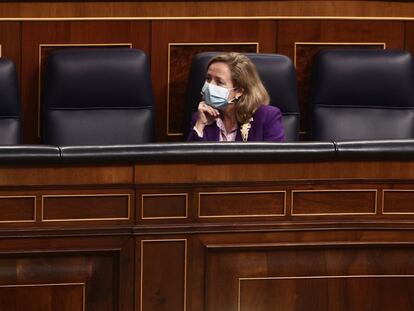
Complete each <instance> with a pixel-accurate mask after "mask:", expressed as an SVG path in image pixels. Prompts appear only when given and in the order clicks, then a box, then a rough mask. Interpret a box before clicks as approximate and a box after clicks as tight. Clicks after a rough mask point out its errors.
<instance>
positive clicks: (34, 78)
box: [22, 21, 150, 143]
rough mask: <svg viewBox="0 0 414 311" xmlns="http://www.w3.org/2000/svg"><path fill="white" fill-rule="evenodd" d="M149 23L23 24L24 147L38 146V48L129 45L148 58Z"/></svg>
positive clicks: (73, 22) (39, 110) (39, 111)
mask: <svg viewBox="0 0 414 311" xmlns="http://www.w3.org/2000/svg"><path fill="white" fill-rule="evenodd" d="M149 33H150V30H149V22H138V21H118V22H116V21H83V22H82V21H79V22H75V21H72V22H23V29H22V41H23V45H22V51H23V55H22V64H23V72H22V90H23V91H22V100H23V124H24V128H23V134H24V141H25V142H26V143H34V142H39V141H40V137H38V131H39V128H40V125H39V122H38V119H39V113H41V109H40V94H39V88H40V84H39V68H40V59H41V58H40V56H41V55H39V51H40V45H41V44H59V45H65V44H76V45H81V46H88V44H132V47H133V48H138V49H141V50H143V51H144V52H146V53H147V54H148V55H149V48H150V44H149V40H150V35H149Z"/></svg>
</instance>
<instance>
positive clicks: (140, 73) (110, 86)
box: [43, 48, 154, 145]
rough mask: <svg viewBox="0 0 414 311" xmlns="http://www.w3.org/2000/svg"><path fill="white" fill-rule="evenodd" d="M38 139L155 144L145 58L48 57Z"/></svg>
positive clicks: (130, 54) (90, 52) (135, 53)
mask: <svg viewBox="0 0 414 311" xmlns="http://www.w3.org/2000/svg"><path fill="white" fill-rule="evenodd" d="M43 96H44V97H43V107H44V111H43V121H44V123H43V124H44V128H43V139H44V142H45V143H46V144H53V145H109V144H138V143H146V142H151V141H153V140H154V120H153V119H154V116H153V114H154V113H153V94H152V84H151V78H150V68H149V64H148V59H147V57H146V55H145V53H144V52H143V51H140V50H134V49H118V48H114V49H83V50H61V51H56V52H53V53H51V54H50V55H49V57H48V59H47V67H46V71H45V76H44V92H43Z"/></svg>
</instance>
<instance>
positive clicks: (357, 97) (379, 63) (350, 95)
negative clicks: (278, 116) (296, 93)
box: [310, 50, 414, 141]
mask: <svg viewBox="0 0 414 311" xmlns="http://www.w3.org/2000/svg"><path fill="white" fill-rule="evenodd" d="M413 65H414V63H413V58H412V56H411V55H410V54H409V53H408V52H404V51H397V50H325V51H321V52H320V53H319V54H318V55H317V56H316V58H315V61H314V64H313V71H312V91H311V129H310V132H311V139H313V140H322V141H324V140H357V139H404V138H413V137H414V67H413Z"/></svg>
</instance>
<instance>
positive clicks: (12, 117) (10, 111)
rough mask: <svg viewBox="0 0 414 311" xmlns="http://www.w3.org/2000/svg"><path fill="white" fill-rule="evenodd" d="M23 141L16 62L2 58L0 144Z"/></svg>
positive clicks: (0, 70)
mask: <svg viewBox="0 0 414 311" xmlns="http://www.w3.org/2000/svg"><path fill="white" fill-rule="evenodd" d="M20 142H21V113H20V95H19V87H18V82H17V74H16V68H15V66H14V63H13V62H12V61H10V60H8V59H6V58H0V145H14V144H19V143H20Z"/></svg>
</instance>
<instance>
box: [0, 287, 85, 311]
mask: <svg viewBox="0 0 414 311" xmlns="http://www.w3.org/2000/svg"><path fill="white" fill-rule="evenodd" d="M0 309H1V310H7V311H18V310H31V311H54V310H62V311H84V310H85V285H84V284H70V283H69V284H65V283H62V284H30V285H12V286H2V285H0Z"/></svg>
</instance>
